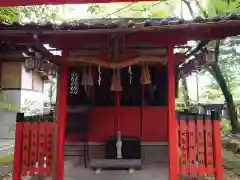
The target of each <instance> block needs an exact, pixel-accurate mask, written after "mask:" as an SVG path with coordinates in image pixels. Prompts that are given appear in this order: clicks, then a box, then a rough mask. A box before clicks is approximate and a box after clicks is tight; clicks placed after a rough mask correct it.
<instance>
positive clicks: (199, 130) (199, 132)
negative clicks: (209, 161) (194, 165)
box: [196, 115, 206, 177]
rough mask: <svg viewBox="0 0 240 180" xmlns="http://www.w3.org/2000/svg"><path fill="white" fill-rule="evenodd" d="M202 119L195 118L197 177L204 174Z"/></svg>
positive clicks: (201, 117)
mask: <svg viewBox="0 0 240 180" xmlns="http://www.w3.org/2000/svg"><path fill="white" fill-rule="evenodd" d="M203 119H204V116H203V115H198V116H197V138H196V139H197V148H198V177H204V176H205V172H206V168H205V145H204V126H203Z"/></svg>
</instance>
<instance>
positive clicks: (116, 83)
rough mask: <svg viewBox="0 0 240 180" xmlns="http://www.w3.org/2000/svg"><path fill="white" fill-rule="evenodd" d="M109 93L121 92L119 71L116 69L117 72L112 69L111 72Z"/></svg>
mask: <svg viewBox="0 0 240 180" xmlns="http://www.w3.org/2000/svg"><path fill="white" fill-rule="evenodd" d="M111 91H115V92H119V91H122V83H121V76H120V70H119V69H117V70H116V69H114V70H113V77H112V83H111Z"/></svg>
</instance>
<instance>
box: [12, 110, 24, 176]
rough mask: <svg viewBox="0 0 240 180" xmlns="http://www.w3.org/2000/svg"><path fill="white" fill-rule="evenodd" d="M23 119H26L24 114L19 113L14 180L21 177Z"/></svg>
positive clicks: (17, 118)
mask: <svg viewBox="0 0 240 180" xmlns="http://www.w3.org/2000/svg"><path fill="white" fill-rule="evenodd" d="M23 121H24V114H23V113H17V117H16V131H15V146H14V159H13V178H12V179H13V180H20V179H21V164H22V162H21V161H22V139H23Z"/></svg>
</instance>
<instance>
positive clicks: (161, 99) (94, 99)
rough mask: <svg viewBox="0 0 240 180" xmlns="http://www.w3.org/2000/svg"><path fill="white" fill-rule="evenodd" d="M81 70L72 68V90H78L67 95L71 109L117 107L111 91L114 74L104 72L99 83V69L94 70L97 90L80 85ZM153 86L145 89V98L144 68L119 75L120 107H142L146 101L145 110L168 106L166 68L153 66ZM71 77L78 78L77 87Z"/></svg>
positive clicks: (137, 68) (105, 70) (150, 85)
mask: <svg viewBox="0 0 240 180" xmlns="http://www.w3.org/2000/svg"><path fill="white" fill-rule="evenodd" d="M82 70H83V69H82V68H70V71H69V76H68V77H69V80H68V82H69V90H70V88H71V86H78V87H75V88H76V89H77V93H75V94H73V93H70V91H68V98H67V104H68V106H85V105H90V104H91V106H115V104H116V103H115V99H116V98H115V93H114V92H112V91H111V89H110V86H111V80H112V74H113V71H112V70H111V69H103V68H101V76H100V77H101V78H100V79H101V80H100V83H99V82H98V79H99V73H98V69H97V68H95V69H94V70H93V74H94V80H95V82H94V87H93V88H94V90H91V89H89V88H85V87H83V86H82V85H81V74H82V73H81V71H82ZM149 72H150V76H151V84H149V85H144V95H143V97H142V87H141V86H142V85H141V83H140V79H141V66H133V67H131V70H129V68H124V69H122V70H121V71H120V74H121V83H122V88H123V90H122V91H121V93H120V94H121V95H120V106H141V105H142V98H144V101H143V102H144V106H167V102H168V99H167V83H168V81H167V68H166V66H163V65H158V66H150V67H149ZM71 73H76V74H78V78H77V81H78V82H77V83H75V84H74V85H73V84H71Z"/></svg>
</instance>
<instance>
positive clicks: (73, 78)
mask: <svg viewBox="0 0 240 180" xmlns="http://www.w3.org/2000/svg"><path fill="white" fill-rule="evenodd" d="M78 89H79V74H78V73H76V72H71V74H70V89H69V94H73V95H76V94H78Z"/></svg>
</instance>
